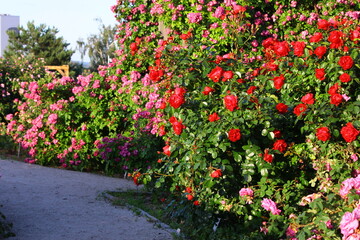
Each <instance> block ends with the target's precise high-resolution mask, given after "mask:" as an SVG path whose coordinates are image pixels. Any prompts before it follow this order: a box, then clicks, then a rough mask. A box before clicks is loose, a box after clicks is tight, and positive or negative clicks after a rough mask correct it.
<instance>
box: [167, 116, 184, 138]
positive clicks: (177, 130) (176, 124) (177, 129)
mask: <svg viewBox="0 0 360 240" xmlns="http://www.w3.org/2000/svg"><path fill="white" fill-rule="evenodd" d="M169 122H170V123H171V124H172V127H173V130H174V132H175V134H176V135H181V133H182V130H183V129H184V128H185V126H184V125H183V124H182V123H181V122H182V121H181V120H180V121H178V120H177V119H176V117H171V118H170V119H169Z"/></svg>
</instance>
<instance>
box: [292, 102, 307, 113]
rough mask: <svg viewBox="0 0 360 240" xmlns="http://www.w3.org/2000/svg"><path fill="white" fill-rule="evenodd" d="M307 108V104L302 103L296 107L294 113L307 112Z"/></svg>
mask: <svg viewBox="0 0 360 240" xmlns="http://www.w3.org/2000/svg"><path fill="white" fill-rule="evenodd" d="M306 109H307V106H306V104H303V103H300V104H298V105H297V106H296V107H295V108H294V111H293V112H294V113H295V115H296V116H300V114H301V113H303V112H305V111H306Z"/></svg>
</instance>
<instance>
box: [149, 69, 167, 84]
mask: <svg viewBox="0 0 360 240" xmlns="http://www.w3.org/2000/svg"><path fill="white" fill-rule="evenodd" d="M149 69H150V73H149V77H150V79H151V80H152V81H153V82H157V81H159V80H160V78H161V77H162V76H163V75H164V71H163V70H158V69H157V67H150V68H149Z"/></svg>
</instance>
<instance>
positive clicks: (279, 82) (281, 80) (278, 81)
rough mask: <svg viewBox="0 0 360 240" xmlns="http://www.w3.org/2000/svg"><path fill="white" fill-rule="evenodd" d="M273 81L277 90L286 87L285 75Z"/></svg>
mask: <svg viewBox="0 0 360 240" xmlns="http://www.w3.org/2000/svg"><path fill="white" fill-rule="evenodd" d="M273 81H274V87H275V88H276V89H280V88H281V87H282V86H283V85H284V82H285V77H284V75H283V74H281V75H280V76H277V77H274V78H273Z"/></svg>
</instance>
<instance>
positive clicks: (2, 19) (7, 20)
mask: <svg viewBox="0 0 360 240" xmlns="http://www.w3.org/2000/svg"><path fill="white" fill-rule="evenodd" d="M19 25H20V17H18V16H10V15H7V14H0V56H2V55H3V53H4V50H5V48H6V46H7V44H8V38H9V37H8V35H7V34H6V31H7V30H8V29H9V28H18V27H19Z"/></svg>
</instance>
